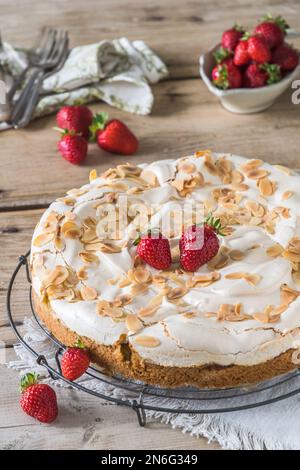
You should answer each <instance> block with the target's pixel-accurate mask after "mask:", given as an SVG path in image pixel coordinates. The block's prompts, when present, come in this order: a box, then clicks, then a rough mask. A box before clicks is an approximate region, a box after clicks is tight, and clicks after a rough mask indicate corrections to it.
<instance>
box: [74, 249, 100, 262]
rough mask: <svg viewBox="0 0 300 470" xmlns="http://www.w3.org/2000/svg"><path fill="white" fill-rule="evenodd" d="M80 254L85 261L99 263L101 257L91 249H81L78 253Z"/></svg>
mask: <svg viewBox="0 0 300 470" xmlns="http://www.w3.org/2000/svg"><path fill="white" fill-rule="evenodd" d="M78 256H79V257H80V259H81V260H82V261H83V262H84V263H99V258H98V256H97V255H95V253H92V252H91V251H89V252H87V251H81V252H80V253H78Z"/></svg>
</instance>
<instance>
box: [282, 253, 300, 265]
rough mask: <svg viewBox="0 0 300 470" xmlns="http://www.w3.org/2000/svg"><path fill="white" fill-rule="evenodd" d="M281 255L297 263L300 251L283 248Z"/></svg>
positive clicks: (299, 260)
mask: <svg viewBox="0 0 300 470" xmlns="http://www.w3.org/2000/svg"><path fill="white" fill-rule="evenodd" d="M282 256H283V258H285V259H288V260H289V261H292V262H295V263H299V262H300V253H294V252H292V251H289V250H283V252H282Z"/></svg>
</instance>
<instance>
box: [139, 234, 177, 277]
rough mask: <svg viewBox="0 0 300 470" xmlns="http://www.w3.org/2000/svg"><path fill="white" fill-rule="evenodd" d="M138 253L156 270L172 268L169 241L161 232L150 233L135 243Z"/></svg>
mask: <svg viewBox="0 0 300 470" xmlns="http://www.w3.org/2000/svg"><path fill="white" fill-rule="evenodd" d="M134 245H137V253H138V255H139V256H140V258H142V259H143V260H144V261H145V262H146V263H147V264H149V265H150V266H152V267H153V268H156V269H168V268H169V267H170V266H171V263H172V258H171V250H170V244H169V240H168V239H167V238H165V237H163V236H162V234H161V233H160V232H151V230H150V231H148V233H147V234H146V235H142V236H140V237H138V238H137V239H136V240H135V241H134Z"/></svg>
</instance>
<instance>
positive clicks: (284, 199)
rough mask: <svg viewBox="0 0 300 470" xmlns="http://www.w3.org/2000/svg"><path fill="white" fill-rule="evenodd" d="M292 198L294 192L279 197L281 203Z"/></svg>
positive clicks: (286, 192)
mask: <svg viewBox="0 0 300 470" xmlns="http://www.w3.org/2000/svg"><path fill="white" fill-rule="evenodd" d="M292 196H294V191H285V192H284V193H283V194H282V196H281V199H282V200H283V201H286V200H287V199H290V198H291V197H292Z"/></svg>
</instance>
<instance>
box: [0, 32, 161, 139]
mask: <svg viewBox="0 0 300 470" xmlns="http://www.w3.org/2000/svg"><path fill="white" fill-rule="evenodd" d="M27 57H28V51H26V50H24V49H20V48H15V47H13V46H12V45H11V44H8V43H6V42H4V43H3V45H2V48H1V50H0V72H1V74H2V75H3V76H4V79H5V82H6V83H7V84H8V87H9V85H10V84H11V83H12V81H13V80H14V79H15V78H16V77H17V76H18V75H20V73H21V72H22V70H24V69H25V68H26V66H27V63H28V59H27ZM167 75H168V70H167V67H166V65H165V64H164V63H163V62H162V60H161V59H160V58H159V57H158V56H157V55H156V54H155V53H154V52H153V51H152V50H151V49H150V48H149V47H148V45H147V44H146V43H145V42H144V41H132V42H131V41H129V40H128V39H127V38H121V39H115V40H112V41H109V40H103V41H100V42H97V43H95V44H88V45H85V46H78V47H74V48H73V49H72V50H71V51H70V54H69V56H68V58H67V60H66V62H65V64H64V66H63V67H62V68H61V70H59V71H58V72H56V73H54V74H53V75H51V76H50V77H48V78H47V79H45V81H44V83H43V87H42V90H41V98H40V100H39V103H38V105H37V108H36V110H35V114H34V118H36V117H39V116H44V115H46V114H50V113H52V112H54V111H56V110H58V109H59V108H60V107H61V106H64V105H73V104H77V105H78V104H83V103H89V102H91V101H95V100H102V101H105V102H106V103H108V104H110V105H111V106H114V107H116V108H119V109H122V110H124V111H128V112H130V113H137V114H149V113H150V112H151V108H152V105H153V94H152V91H151V87H150V84H153V83H156V82H158V81H159V80H161V79H162V78H164V77H166V76H167ZM8 127H9V126H7V125H6V124H1V123H0V130H5V129H7V128H8Z"/></svg>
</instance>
